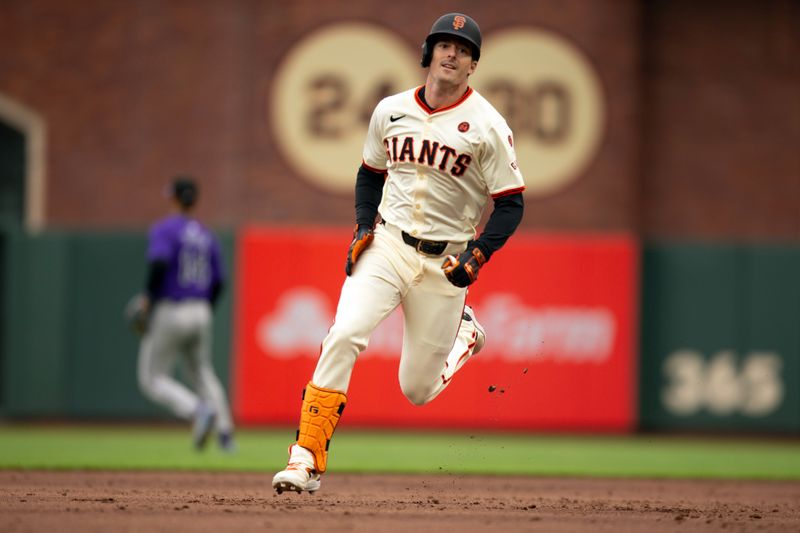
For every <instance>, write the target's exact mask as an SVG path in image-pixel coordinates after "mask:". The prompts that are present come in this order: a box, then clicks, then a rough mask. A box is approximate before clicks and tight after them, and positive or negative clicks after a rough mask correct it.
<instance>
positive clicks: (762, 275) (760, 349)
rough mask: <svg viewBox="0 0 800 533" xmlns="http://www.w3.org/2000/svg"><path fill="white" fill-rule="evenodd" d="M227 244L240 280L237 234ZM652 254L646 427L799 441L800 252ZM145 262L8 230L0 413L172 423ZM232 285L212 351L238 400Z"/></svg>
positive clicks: (97, 241) (128, 244) (110, 249)
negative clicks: (157, 371)
mask: <svg viewBox="0 0 800 533" xmlns="http://www.w3.org/2000/svg"><path fill="white" fill-rule="evenodd" d="M220 237H221V240H222V243H223V249H224V252H225V256H226V264H227V266H228V271H229V272H230V271H232V267H233V248H234V235H233V233H232V232H227V233H222V234H220ZM643 250H644V251H643V258H642V289H641V313H640V320H641V328H640V332H641V335H640V349H639V364H640V368H639V382H640V383H639V388H640V394H639V421H640V427H641V428H643V429H648V430H650V429H652V430H691V431H696V430H700V431H707V430H711V431H730V430H733V431H768V432H780V433H800V247H797V246H763V245H762V246H723V245H714V244H649V245H646V246H644V248H643ZM144 252H145V236H144V235H140V234H126V233H87V232H46V233H42V234H39V235H36V236H26V235H24V234H21V233H15V232H9V231H6V232H4V233H1V232H0V259H2V258H5V259H4V260H3V261H2V263H0V264H1V265H2V268H0V272H4V277H3V279H4V282H3V284H4V285H3V289H2V296H3V298H2V301H3V307H2V312H3V315H2V317H0V318H2V320H0V340H2V344H0V346H2V348H3V349H2V353H0V368H2V379H0V414H3V415H5V416H7V417H27V416H36V417H81V418H91V417H97V418H105V419H107V418H152V417H159V416H160V417H165V416H167V415H166V414H165V413H164V412H163V411H162V410H160V409H159V408H157V407H155V406H153V405H151V404H150V403H148V402H147V401H146V400H145V399H144V398H143V397H142V396H141V395H140V393H139V391H138V389H137V384H136V353H137V344H138V343H137V339H136V338H135V337H134V336H133V334H132V333H131V332H130V331H129V330H128V329H127V326H126V324H125V322H124V321H123V318H122V309H123V307H124V305H125V303H126V302H127V300H128V299H129V298H130V296H131V295H132V294H134V293H135V292H136V291H138V290H139V288H140V287H141V286H142V283H143V279H144V275H145V263H144ZM231 286H232V284H231V285H229V288H228V290H227V291H226V292H225V294H224V297H223V298H222V300H221V302H220V306H219V307H218V309H217V311H216V322H215V342H214V362H215V367H216V368H217V371H218V372H219V374H220V377H221V379H222V381H223V383H225V384H226V386H227V388H228V390H230V385H229V384H228V377H229V364H230V350H231V346H232V342H231V341H232V339H231V330H232V327H231V325H232V324H231V292H232V291H231V289H230V287H231Z"/></svg>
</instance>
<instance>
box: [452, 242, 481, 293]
mask: <svg viewBox="0 0 800 533" xmlns="http://www.w3.org/2000/svg"><path fill="white" fill-rule="evenodd" d="M484 263H486V256H484V255H483V252H481V249H480V248H478V247H477V246H473V247H471V248H467V249H466V250H465V251H463V252H461V253H460V254H459V255H458V257H456V256H452V255H448V256H447V257H446V258H445V260H444V263H442V270H444V275H445V276H446V277H447V279H448V280H449V281H450V283H452V284H453V285H455V286H456V287H466V286H468V285H471V284H472V283H474V282H475V280H476V279H478V271H479V270H480V269H481V267H482V266H483V265H484Z"/></svg>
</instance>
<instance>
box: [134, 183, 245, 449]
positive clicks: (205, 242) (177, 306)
mask: <svg viewBox="0 0 800 533" xmlns="http://www.w3.org/2000/svg"><path fill="white" fill-rule="evenodd" d="M170 193H171V201H172V202H173V204H174V207H175V213H174V214H172V215H170V216H168V217H166V218H164V219H162V220H159V221H158V222H156V223H155V224H154V225H153V226H152V228H151V229H150V236H149V243H148V248H147V261H148V275H147V287H146V291H145V294H143V295H141V296H140V297H139V306H140V309H142V310H143V311H144V313H143V314H144V315H145V316H146V317H147V319H146V320H145V321H143V322H142V323H141V324H140V325H139V327H138V329H139V331H140V332H141V333H142V340H141V345H140V349H139V369H138V374H139V386H140V388H141V390H142V392H143V393H144V395H145V396H147V397H148V398H149V399H151V400H152V401H154V402H156V403H158V404H160V405H163V406H164V407H166V408H167V409H169V410H170V411H171V412H172V413H174V414H175V415H176V416H178V417H180V418H183V419H185V420H192V421H193V441H194V446H195V448H196V449H198V450H200V449H202V448H203V447H204V446H205V445H206V442H207V441H208V437H209V436H210V435H211V433H212V432H213V431H216V432H217V436H218V440H219V445H220V447H221V448H222V450H224V451H229V452H230V451H234V449H235V444H234V442H233V420H232V417H231V413H230V408H229V407H228V401H227V398H226V396H225V391H224V389H223V388H222V385H221V384H220V381H219V379H218V378H217V376H216V374H215V373H214V368H213V366H212V364H211V329H212V313H213V307H214V304H215V303H216V301H217V298H218V297H219V294H220V292H221V290H222V287H223V285H224V276H223V270H222V261H221V259H220V250H219V243H218V242H217V240H216V238H215V237H214V235H213V234H212V233H211V232H210V231H209V230H208V229H207V228H206V227H205V226H204V225H203V224H202V223H201V222H199V221H198V220H197V219H196V218H194V217H193V216H192V211H193V208H194V206H195V204H196V202H197V196H198V187H197V184H196V183H195V182H194V180H192V179H191V178H188V177H179V178H176V179H175V180H174V181H173V183H172V187H171V190H170ZM178 364H182V365H183V367H184V369H185V371H186V376H187V378H188V380H189V382H190V383H191V384H192V388H191V389H190V388H189V387H186V386H185V385H184V384H182V383H181V382H179V381H177V380H176V379H174V378H173V377H172V374H173V371H174V369H175V367H176V366H178ZM192 389H193V390H192Z"/></svg>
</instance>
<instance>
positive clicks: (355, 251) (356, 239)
mask: <svg viewBox="0 0 800 533" xmlns="http://www.w3.org/2000/svg"><path fill="white" fill-rule="evenodd" d="M374 238H375V235H374V234H373V233H372V228H371V227H369V226H367V225H366V224H359V225H358V226H356V229H355V231H354V232H353V242H352V243H350V249H349V250H347V262H346V263H345V264H344V271H345V273H346V274H347V275H348V276H349V275H351V274H352V273H353V266H355V264H356V261H358V256H360V255H361V252H363V251H364V250H366V249H367V246H369V245H370V244H371V243H372V239H374Z"/></svg>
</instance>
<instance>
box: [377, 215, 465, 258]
mask: <svg viewBox="0 0 800 533" xmlns="http://www.w3.org/2000/svg"><path fill="white" fill-rule="evenodd" d="M381 224H384V225H385V224H386V221H385V220H381ZM400 233H401V234H402V236H403V242H404V243H406V244H407V245H409V246H411V247H412V248H414V249H415V250H416V251H418V252H419V253H422V254H425V255H442V254H443V253H444V251H445V249H447V245H448V244H450V243H449V242H447V241H426V240H425V239H417V238H416V237H412V236H411V235H409V234H408V233H406V232H405V231H403V230H400Z"/></svg>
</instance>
